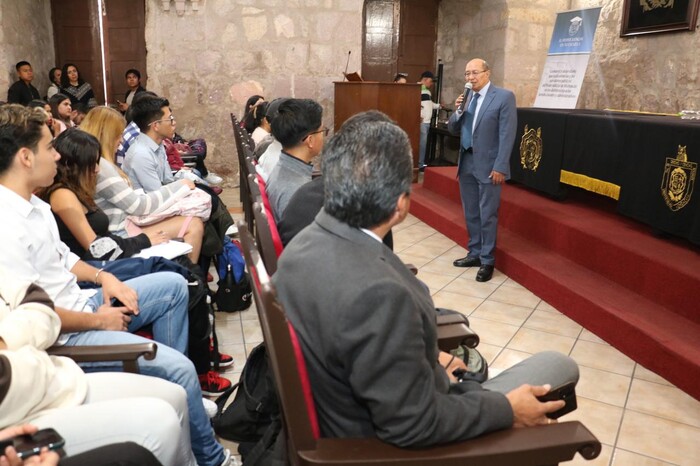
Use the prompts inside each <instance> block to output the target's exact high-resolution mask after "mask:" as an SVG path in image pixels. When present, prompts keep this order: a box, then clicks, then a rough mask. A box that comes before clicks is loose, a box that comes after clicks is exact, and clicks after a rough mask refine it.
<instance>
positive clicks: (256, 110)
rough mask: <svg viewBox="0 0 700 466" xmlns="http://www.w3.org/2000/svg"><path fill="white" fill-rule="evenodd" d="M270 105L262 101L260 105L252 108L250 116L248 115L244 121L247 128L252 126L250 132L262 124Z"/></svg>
mask: <svg viewBox="0 0 700 466" xmlns="http://www.w3.org/2000/svg"><path fill="white" fill-rule="evenodd" d="M268 106H269V104H268V103H267V102H260V103H259V104H258V105H256V106H254V107H253V108H252V110H251V112H249V113H248V116H247V117H246V121H245V122H244V125H245V129H246V130H248V128H250V129H251V130H249V132H251V133H252V132H253V131H255V129H256V128H257V127H258V126H260V125H261V124H262V120H263V118H265V115H266V113H267V108H268ZM268 123H269V121H268Z"/></svg>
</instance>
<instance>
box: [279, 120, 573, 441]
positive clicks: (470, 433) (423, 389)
mask: <svg viewBox="0 0 700 466" xmlns="http://www.w3.org/2000/svg"><path fill="white" fill-rule="evenodd" d="M323 157H324V163H323V177H324V183H325V200H324V208H323V210H322V211H321V212H320V213H319V214H318V216H317V217H316V219H315V221H314V223H312V224H311V225H310V226H309V227H307V228H306V229H305V230H303V231H302V232H301V233H299V234H298V235H297V236H296V237H295V239H294V241H292V242H291V243H290V244H289V246H288V247H287V248H286V249H285V251H284V253H283V254H282V257H281V260H280V262H279V268H278V270H277V273H276V274H275V275H274V277H273V282H274V284H275V286H276V288H277V292H278V295H279V299H280V301H281V302H282V304H283V306H284V309H285V311H286V313H287V316H288V318H289V321H290V322H291V323H292V325H293V326H294V328H295V329H296V331H297V333H298V336H299V340H300V343H301V347H302V350H303V353H304V358H305V360H306V364H307V368H308V373H309V379H310V382H311V387H312V389H313V394H314V401H315V403H316V408H317V411H318V419H319V424H320V428H321V435H322V436H324V437H378V438H380V439H382V440H384V441H386V442H389V443H392V444H395V445H398V446H402V447H408V446H429V445H435V444H440V443H447V442H452V441H457V440H464V439H468V438H472V437H475V436H478V435H481V434H484V433H486V432H490V431H494V430H498V429H506V428H510V427H520V426H531V425H537V424H547V423H549V422H551V421H550V420H549V419H548V418H546V417H545V414H546V413H548V412H553V411H556V410H557V409H559V408H561V407H562V406H563V402H562V401H555V402H546V403H541V402H539V401H538V400H537V398H536V396H540V395H543V394H545V393H547V392H548V391H549V389H550V386H551V387H557V386H560V385H563V384H564V383H567V382H576V381H577V380H578V368H577V366H576V363H575V362H574V361H573V360H571V359H569V358H568V357H567V356H564V355H562V354H559V353H554V352H546V353H539V354H537V355H535V356H533V357H531V358H529V359H527V360H526V361H524V362H522V363H520V364H518V365H517V366H514V367H512V368H510V369H508V370H507V371H504V372H503V373H502V374H500V375H499V376H497V377H495V378H494V379H492V380H489V381H487V382H485V383H484V384H483V385H481V384H478V383H476V382H463V383H454V384H451V383H450V379H449V377H448V374H447V372H446V371H445V369H444V368H443V367H442V366H440V364H439V363H438V346H437V330H436V324H435V306H434V304H433V302H432V300H431V298H430V295H429V294H428V292H427V291H426V290H425V288H424V287H422V286H420V284H419V282H418V280H417V278H416V277H415V276H414V275H413V274H412V273H411V272H410V271H409V270H408V268H407V267H406V266H405V265H404V264H403V263H402V262H401V260H400V259H399V258H398V257H397V256H396V255H395V254H394V253H393V252H391V250H389V248H387V247H386V246H384V245H383V244H382V242H381V238H382V237H383V236H384V235H385V234H386V233H387V232H388V231H389V229H390V228H391V227H392V226H395V225H397V224H399V223H401V222H402V221H403V220H404V218H405V217H406V215H407V214H408V208H409V203H410V197H409V196H410V190H411V150H410V147H409V142H408V138H407V136H406V134H405V133H404V132H403V131H402V130H401V129H400V128H398V127H397V126H396V125H395V124H393V123H390V122H386V121H374V122H366V121H365V122H363V123H362V124H355V125H346V126H344V127H343V128H342V129H341V130H340V131H338V133H337V134H336V135H335V136H334V137H333V138H332V139H331V140H330V141H329V142H328V143H327V144H326V148H325V149H324V153H323ZM318 251H323V257H319V255H318V254H317V252H318Z"/></svg>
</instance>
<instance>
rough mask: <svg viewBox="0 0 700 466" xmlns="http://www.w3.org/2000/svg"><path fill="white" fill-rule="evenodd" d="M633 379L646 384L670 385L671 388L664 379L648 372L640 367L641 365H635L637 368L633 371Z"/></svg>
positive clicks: (669, 383)
mask: <svg viewBox="0 0 700 466" xmlns="http://www.w3.org/2000/svg"><path fill="white" fill-rule="evenodd" d="M634 378H635V379H642V380H646V381H648V382H656V383H660V384H662V385H671V386H672V385H673V384H672V383H671V382H669V381H668V380H666V379H664V378H663V377H661V376H660V375H658V374H657V373H655V372H652V371H650V370H649V369H647V368H646V367H644V366H642V365H641V364H637V367H636V368H635V369H634Z"/></svg>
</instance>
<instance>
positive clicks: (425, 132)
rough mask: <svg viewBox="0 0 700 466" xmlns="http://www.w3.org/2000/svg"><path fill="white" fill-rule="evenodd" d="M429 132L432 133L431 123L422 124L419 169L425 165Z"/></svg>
mask: <svg viewBox="0 0 700 466" xmlns="http://www.w3.org/2000/svg"><path fill="white" fill-rule="evenodd" d="M428 131H430V123H421V124H420V144H419V145H418V147H419V148H418V167H422V166H423V165H425V150H426V149H427V146H428Z"/></svg>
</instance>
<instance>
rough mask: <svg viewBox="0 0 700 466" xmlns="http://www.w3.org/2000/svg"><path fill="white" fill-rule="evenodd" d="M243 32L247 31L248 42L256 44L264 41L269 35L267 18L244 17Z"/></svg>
mask: <svg viewBox="0 0 700 466" xmlns="http://www.w3.org/2000/svg"><path fill="white" fill-rule="evenodd" d="M243 30H244V31H245V39H246V40H247V41H248V42H255V41H257V40H260V39H262V38H263V36H264V35H265V34H266V33H267V17H265V16H244V17H243Z"/></svg>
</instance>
